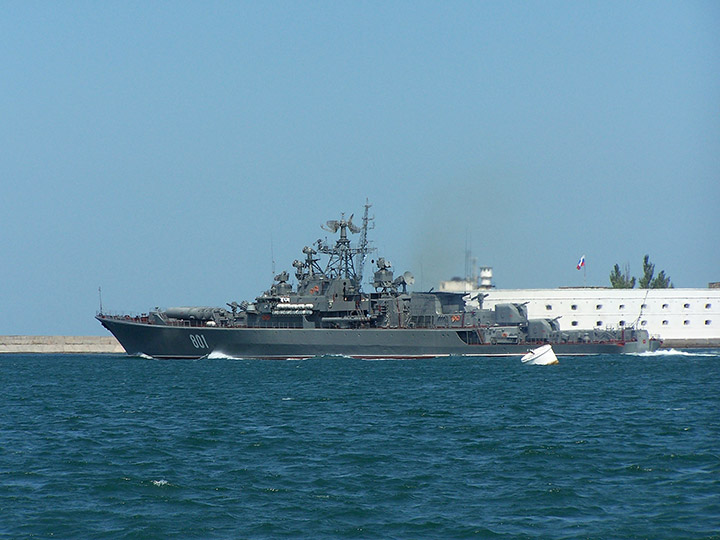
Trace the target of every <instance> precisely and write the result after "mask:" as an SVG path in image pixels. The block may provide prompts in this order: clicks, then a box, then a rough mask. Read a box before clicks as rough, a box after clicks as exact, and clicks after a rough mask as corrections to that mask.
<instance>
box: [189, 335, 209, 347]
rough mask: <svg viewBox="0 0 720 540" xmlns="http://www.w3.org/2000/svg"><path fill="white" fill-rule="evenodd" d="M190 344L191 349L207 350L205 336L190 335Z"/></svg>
mask: <svg viewBox="0 0 720 540" xmlns="http://www.w3.org/2000/svg"><path fill="white" fill-rule="evenodd" d="M190 343H192V344H193V347H195V348H196V349H207V348H208V344H207V341H205V336H203V335H202V334H190Z"/></svg>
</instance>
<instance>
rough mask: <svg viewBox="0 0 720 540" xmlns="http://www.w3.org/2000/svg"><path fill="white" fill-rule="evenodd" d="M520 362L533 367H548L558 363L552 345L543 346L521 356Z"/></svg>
mask: <svg viewBox="0 0 720 540" xmlns="http://www.w3.org/2000/svg"><path fill="white" fill-rule="evenodd" d="M521 360H522V363H523V364H531V365H534V366H549V365H552V364H557V363H558V359H557V356H555V351H553V349H552V345H543V346H542V347H538V348H537V349H533V350H531V351H529V352H528V353H527V354H526V355H525V356H523V357H522V358H521Z"/></svg>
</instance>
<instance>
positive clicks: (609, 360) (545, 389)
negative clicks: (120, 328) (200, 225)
mask: <svg viewBox="0 0 720 540" xmlns="http://www.w3.org/2000/svg"><path fill="white" fill-rule="evenodd" d="M0 381H1V382H2V391H1V392H0V419H1V422H0V537H2V538H183V539H184V538H312V539H322V538H328V539H330V538H332V539H343V538H382V539H392V538H603V539H607V538H623V539H627V538H660V539H662V538H667V539H678V538H719V537H720V396H719V391H720V351H702V352H685V353H682V352H673V353H670V354H652V355H644V356H642V355H641V356H591V357H561V358H560V363H559V364H558V365H555V366H528V365H523V364H522V363H521V362H520V360H519V359H518V358H460V357H451V358H439V359H429V360H405V361H403V360H380V361H364V360H353V359H349V358H313V359H309V360H288V361H262V360H241V359H231V358H211V359H203V360H196V361H184V360H153V359H146V358H137V357H124V356H109V355H96V356H75V355H3V356H0Z"/></svg>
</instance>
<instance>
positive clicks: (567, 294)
mask: <svg viewBox="0 0 720 540" xmlns="http://www.w3.org/2000/svg"><path fill="white" fill-rule="evenodd" d="M477 292H479V293H482V294H485V295H487V296H486V297H485V299H484V301H483V306H484V307H486V308H492V307H493V306H494V305H495V304H498V303H503V302H516V303H522V302H527V307H528V316H529V317H530V318H533V319H554V318H558V322H559V324H560V328H561V329H574V328H577V329H589V328H621V327H623V326H635V327H637V328H641V329H645V330H647V331H648V332H649V333H650V335H651V336H656V337H659V338H660V339H662V340H663V347H702V346H706V347H717V346H720V289H717V288H707V289H611V288H560V289H486V290H479V291H477Z"/></svg>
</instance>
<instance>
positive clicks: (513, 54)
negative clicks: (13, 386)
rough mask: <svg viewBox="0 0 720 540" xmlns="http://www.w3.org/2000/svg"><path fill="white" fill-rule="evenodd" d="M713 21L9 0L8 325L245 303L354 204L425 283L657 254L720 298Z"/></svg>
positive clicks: (403, 6)
mask: <svg viewBox="0 0 720 540" xmlns="http://www.w3.org/2000/svg"><path fill="white" fill-rule="evenodd" d="M718 28H720V4H718V3H717V2H712V1H707V2H702V1H677V2H663V1H652V2H643V1H637V2H625V1H602V2H592V1H588V2H570V1H567V2H555V1H542V2H541V1H522V2H519V1H502V2H500V1H497V2H495V1H475V2H463V1H449V2H426V1H422V0H419V1H407V2H405V1H392V2H385V1H383V2H380V1H378V2H374V1H366V2H351V1H309V2H295V1H287V2H284V1H269V2H255V1H248V2H242V1H228V2H218V1H202V2H200V1H197V2H183V1H173V2H169V1H168V2H163V1H157V2H144V1H122V2H120V1H117V2H113V1H109V2H95V1H87V2H83V1H74V2H48V1H41V2H37V1H24V2H5V3H3V4H2V17H0V119H1V121H0V188H1V193H2V195H1V196H0V335H7V334H31V335H33V334H49V335H105V334H106V332H105V330H104V329H103V328H102V327H101V326H100V324H99V323H98V322H97V321H95V319H94V315H95V313H96V312H97V311H98V309H99V307H100V301H101V300H102V305H103V309H104V310H105V311H108V312H116V313H117V312H131V313H142V312H147V311H148V310H149V309H151V308H153V307H155V306H160V307H170V306H182V305H206V306H224V305H225V303H226V302H231V301H234V300H235V301H241V300H252V299H254V298H255V297H256V296H258V295H259V294H261V293H262V292H263V291H264V290H266V289H268V287H269V286H270V284H271V281H272V276H273V274H272V271H273V268H275V270H276V273H279V272H280V271H281V270H284V269H287V270H289V271H291V270H292V267H291V263H292V261H293V260H294V259H296V258H297V259H299V258H302V253H301V250H302V248H303V247H304V246H306V245H311V244H312V243H313V242H314V241H315V240H317V239H319V238H326V237H327V238H328V239H332V235H331V234H330V233H327V232H325V231H323V230H321V229H320V225H321V224H323V223H325V222H326V221H327V220H331V219H338V218H340V216H341V213H345V216H346V217H348V216H350V215H351V214H354V216H355V217H354V221H355V222H356V223H359V222H360V219H359V217H360V216H361V215H362V212H363V205H364V204H365V201H366V200H369V202H370V203H371V204H372V208H371V209H370V214H371V216H374V217H375V228H374V229H373V230H371V231H370V239H371V240H372V242H373V244H372V245H373V246H374V247H375V248H377V256H382V257H385V258H386V259H388V260H390V261H391V262H392V264H393V268H394V270H395V272H396V273H397V274H400V273H402V272H405V271H406V270H407V271H411V272H412V273H413V274H414V275H415V277H416V284H415V286H414V287H415V290H420V289H423V290H427V289H429V288H430V287H437V286H438V284H439V281H440V280H445V279H449V278H451V277H453V276H462V275H464V273H465V267H466V265H465V253H466V250H470V251H471V252H472V256H473V257H475V258H476V259H477V263H478V265H484V266H491V267H493V271H494V283H495V285H496V286H497V287H499V288H545V287H558V286H582V285H583V284H587V285H592V286H607V285H609V274H610V272H611V270H612V268H613V266H614V265H615V264H619V265H620V266H621V267H625V265H629V268H630V271H631V273H632V274H633V275H636V276H639V275H641V274H642V258H643V256H644V255H645V254H648V255H650V260H651V261H652V262H653V263H655V265H656V273H657V272H659V271H660V270H664V271H665V273H666V274H667V275H669V276H670V279H671V280H672V282H673V284H674V285H675V286H676V287H707V285H708V282H711V281H720V32H718ZM581 255H585V257H586V269H585V270H584V271H578V270H576V267H575V265H576V264H577V262H578V259H579V258H580V256H581ZM291 274H292V272H291ZM370 274H371V272H368V271H366V276H368V275H370ZM367 288H369V287H366V289H367ZM100 291H101V294H100Z"/></svg>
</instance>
